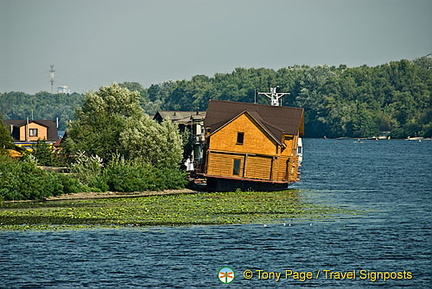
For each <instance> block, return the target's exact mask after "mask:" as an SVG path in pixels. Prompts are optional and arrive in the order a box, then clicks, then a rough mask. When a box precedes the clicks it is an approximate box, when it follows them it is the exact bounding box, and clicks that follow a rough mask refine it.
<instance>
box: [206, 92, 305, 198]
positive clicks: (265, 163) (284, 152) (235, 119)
mask: <svg viewBox="0 0 432 289" xmlns="http://www.w3.org/2000/svg"><path fill="white" fill-rule="evenodd" d="M303 114H304V111H303V108H293V107H283V106H269V105H259V104H252V103H243V102H230V101H220V100H212V101H210V103H209V107H208V110H207V114H206V117H205V119H204V127H205V130H206V152H205V164H204V176H205V177H206V178H207V187H208V189H210V190H216V191H231V190H235V189H237V188H240V189H242V190H248V189H252V190H283V189H287V188H288V185H289V184H291V183H294V182H297V181H299V179H300V173H299V156H298V155H297V148H298V140H299V137H300V136H302V135H303V133H304V121H303Z"/></svg>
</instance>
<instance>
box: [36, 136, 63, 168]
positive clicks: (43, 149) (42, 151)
mask: <svg viewBox="0 0 432 289" xmlns="http://www.w3.org/2000/svg"><path fill="white" fill-rule="evenodd" d="M31 154H32V155H33V156H34V157H35V158H36V160H37V162H38V165H41V166H55V165H57V164H58V163H59V162H58V160H57V158H56V153H55V151H54V149H53V148H52V146H50V145H49V144H48V143H47V142H46V141H45V140H38V141H37V142H36V144H35V145H34V146H33V151H32V153H31Z"/></svg>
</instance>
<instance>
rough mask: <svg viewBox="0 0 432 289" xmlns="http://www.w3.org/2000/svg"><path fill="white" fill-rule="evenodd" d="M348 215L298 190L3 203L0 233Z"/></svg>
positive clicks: (274, 220) (226, 222)
mask: <svg viewBox="0 0 432 289" xmlns="http://www.w3.org/2000/svg"><path fill="white" fill-rule="evenodd" d="M346 213H349V212H348V211H347V210H344V209H341V208H335V207H331V206H326V205H320V204H313V203H307V202H303V201H302V199H301V198H300V192H299V191H298V190H287V191H279V192H229V193H197V194H178V195H164V196H149V197H136V198H117V199H92V200H79V201H77V200H75V201H73V200H69V201H45V202H18V203H4V204H3V205H2V206H1V207H0V230H27V229H31V230H45V229H49V230H56V229H79V228H92V227H130V226H137V227H143V226H184V225H223V224H252V223H263V222H266V223H271V222H277V221H281V220H283V219H299V218H304V219H322V218H327V217H330V216H334V215H335V214H346Z"/></svg>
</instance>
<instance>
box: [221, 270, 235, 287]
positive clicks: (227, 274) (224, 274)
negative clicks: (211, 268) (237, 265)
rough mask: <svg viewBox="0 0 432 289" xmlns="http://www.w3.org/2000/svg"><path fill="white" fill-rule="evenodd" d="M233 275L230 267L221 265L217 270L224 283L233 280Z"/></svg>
mask: <svg viewBox="0 0 432 289" xmlns="http://www.w3.org/2000/svg"><path fill="white" fill-rule="evenodd" d="M234 277H235V274H234V270H233V269H231V268H230V267H223V268H222V269H220V270H219V272H218V278H219V280H220V281H221V282H222V283H224V284H228V283H231V282H232V281H234Z"/></svg>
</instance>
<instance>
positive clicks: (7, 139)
mask: <svg viewBox="0 0 432 289" xmlns="http://www.w3.org/2000/svg"><path fill="white" fill-rule="evenodd" d="M2 119H3V118H2V116H1V115H0V151H2V150H5V149H10V148H13V143H12V137H11V136H10V133H9V131H8V130H7V129H6V127H5V126H4V125H3V122H2Z"/></svg>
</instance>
